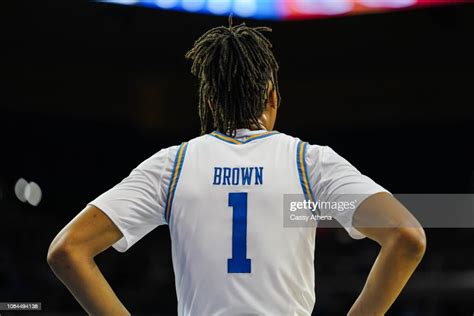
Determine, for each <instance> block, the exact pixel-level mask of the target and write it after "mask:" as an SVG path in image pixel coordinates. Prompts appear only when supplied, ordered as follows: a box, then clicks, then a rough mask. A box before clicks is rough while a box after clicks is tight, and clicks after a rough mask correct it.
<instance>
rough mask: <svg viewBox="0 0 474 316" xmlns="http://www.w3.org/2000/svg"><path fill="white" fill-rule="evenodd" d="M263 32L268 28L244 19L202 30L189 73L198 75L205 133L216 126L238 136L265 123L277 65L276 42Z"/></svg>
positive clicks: (221, 130) (191, 54) (195, 44)
mask: <svg viewBox="0 0 474 316" xmlns="http://www.w3.org/2000/svg"><path fill="white" fill-rule="evenodd" d="M262 32H271V29H270V28H268V27H248V26H246V25H245V23H242V24H240V25H237V26H232V17H229V26H228V27H225V26H219V27H216V28H213V29H211V30H209V31H207V32H206V33H204V34H203V35H202V36H201V37H200V38H199V39H198V40H197V41H196V42H195V43H194V46H193V48H192V49H191V50H190V51H188V52H187V53H186V55H185V57H186V58H187V59H190V60H192V61H193V64H192V67H191V73H192V74H193V75H195V76H196V77H197V78H198V79H199V118H200V121H201V133H202V134H205V133H208V132H209V131H210V127H211V126H212V128H213V129H215V130H217V131H219V132H222V133H224V134H228V135H229V136H235V132H236V129H238V128H248V129H252V128H255V127H258V128H259V127H261V124H260V123H259V121H258V119H259V117H260V116H261V115H262V114H263V112H264V110H265V108H266V104H267V98H268V88H269V82H271V84H272V86H273V89H275V91H276V94H277V97H278V105H279V103H280V93H279V89H278V79H277V71H278V63H277V61H276V59H275V57H274V56H273V52H272V50H271V49H272V44H271V43H270V41H269V40H268V39H267V38H266V37H264V36H263V34H262Z"/></svg>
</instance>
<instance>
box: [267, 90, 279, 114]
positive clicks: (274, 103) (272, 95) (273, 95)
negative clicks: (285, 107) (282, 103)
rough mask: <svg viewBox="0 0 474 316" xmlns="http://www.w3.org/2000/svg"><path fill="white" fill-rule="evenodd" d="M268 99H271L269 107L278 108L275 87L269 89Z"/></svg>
mask: <svg viewBox="0 0 474 316" xmlns="http://www.w3.org/2000/svg"><path fill="white" fill-rule="evenodd" d="M269 99H270V100H271V104H270V105H271V107H272V109H276V108H278V95H277V92H276V89H275V88H273V89H272V90H271V91H270V96H269Z"/></svg>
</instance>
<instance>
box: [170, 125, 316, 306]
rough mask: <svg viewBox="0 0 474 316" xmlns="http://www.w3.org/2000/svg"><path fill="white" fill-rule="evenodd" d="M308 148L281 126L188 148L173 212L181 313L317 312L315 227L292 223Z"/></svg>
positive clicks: (211, 138)
mask: <svg viewBox="0 0 474 316" xmlns="http://www.w3.org/2000/svg"><path fill="white" fill-rule="evenodd" d="M298 148H300V149H304V148H303V143H302V142H301V141H299V140H298V139H296V138H293V137H289V136H286V135H284V134H278V133H272V132H269V133H263V134H257V135H256V136H253V137H252V136H250V137H249V138H247V139H245V140H242V141H239V140H236V139H233V138H229V137H227V136H225V135H223V134H220V133H216V132H214V133H213V134H211V135H206V136H204V137H199V138H196V139H193V140H191V141H190V142H189V143H187V144H183V145H181V147H180V149H179V150H178V154H177V157H178V158H177V163H176V164H177V165H176V176H173V181H174V182H172V184H171V191H170V195H169V199H168V204H167V205H168V208H167V213H166V215H167V218H169V227H170V232H171V239H172V253H173V265H174V269H175V277H176V290H177V294H178V313H179V314H180V315H309V314H311V311H312V309H313V305H314V300H315V295H314V258H313V254H314V243H315V229H314V227H313V228H300V227H298V228H285V227H284V226H283V196H284V195H285V194H295V193H296V194H298V193H299V194H302V193H303V191H302V181H307V178H306V179H303V178H302V177H300V172H301V167H303V168H304V165H301V163H299V161H298V153H299V152H298ZM300 162H301V161H300ZM299 170H300V172H299ZM303 171H304V170H303ZM178 177H179V179H178ZM175 179H176V181H175Z"/></svg>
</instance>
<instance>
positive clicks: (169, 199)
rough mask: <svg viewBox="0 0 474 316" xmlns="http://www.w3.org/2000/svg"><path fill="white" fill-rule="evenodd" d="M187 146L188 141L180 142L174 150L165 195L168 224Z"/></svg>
mask: <svg viewBox="0 0 474 316" xmlns="http://www.w3.org/2000/svg"><path fill="white" fill-rule="evenodd" d="M187 148H188V143H182V144H181V145H180V146H179V148H178V151H177V152H176V157H175V159H174V165H173V170H172V171H171V179H170V184H169V186H168V194H167V196H166V204H165V221H166V222H167V223H168V224H169V219H170V218H171V209H172V206H173V199H174V193H175V191H176V185H177V184H178V181H179V176H180V175H181V169H182V167H183V162H184V157H185V156H186V149H187Z"/></svg>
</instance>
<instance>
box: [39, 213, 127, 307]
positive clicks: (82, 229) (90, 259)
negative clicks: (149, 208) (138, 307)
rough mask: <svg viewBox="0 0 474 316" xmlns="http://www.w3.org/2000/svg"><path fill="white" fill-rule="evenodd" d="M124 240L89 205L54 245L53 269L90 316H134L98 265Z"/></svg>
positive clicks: (52, 253) (51, 257) (103, 215)
mask: <svg viewBox="0 0 474 316" xmlns="http://www.w3.org/2000/svg"><path fill="white" fill-rule="evenodd" d="M120 238H122V233H121V232H120V231H119V230H118V229H117V227H116V226H115V225H114V223H113V222H112V221H111V220H110V219H109V218H108V217H107V216H106V215H105V214H104V213H102V211H100V210H99V209H98V208H96V207H94V206H92V205H89V206H87V207H86V208H85V209H84V210H83V211H82V212H81V213H79V214H78V215H77V216H76V217H75V218H74V219H73V220H72V221H71V222H70V223H69V224H68V225H67V226H66V227H64V228H63V229H62V230H61V232H59V234H58V235H57V236H56V238H55V239H54V240H53V242H52V243H51V246H50V248H49V251H48V263H49V265H50V266H51V268H52V269H53V271H54V273H55V274H56V276H57V277H58V278H59V279H60V280H61V281H62V282H63V283H64V285H65V286H66V287H67V288H68V289H69V291H70V292H71V293H72V294H73V295H74V297H75V298H76V300H77V301H78V302H79V303H80V304H81V305H82V307H83V308H84V309H85V310H86V311H87V312H88V314H89V315H113V316H120V315H130V313H129V312H128V311H127V309H126V308H125V307H124V306H123V305H122V303H121V302H120V301H119V299H118V298H117V296H116V295H115V293H114V291H113V290H112V288H111V287H110V285H109V284H108V283H107V281H106V279H105V278H104V276H103V275H102V273H101V272H100V269H99V268H98V266H97V265H96V263H95V261H94V257H95V256H96V255H98V254H99V253H101V252H103V251H104V250H106V249H107V248H109V247H110V246H111V245H112V244H114V243H115V242H116V241H118V240H119V239H120Z"/></svg>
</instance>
